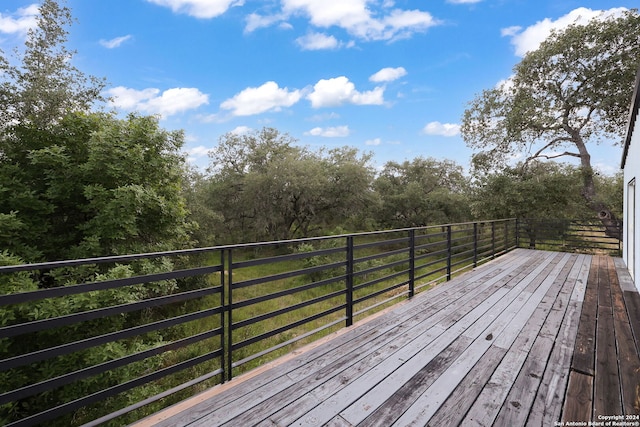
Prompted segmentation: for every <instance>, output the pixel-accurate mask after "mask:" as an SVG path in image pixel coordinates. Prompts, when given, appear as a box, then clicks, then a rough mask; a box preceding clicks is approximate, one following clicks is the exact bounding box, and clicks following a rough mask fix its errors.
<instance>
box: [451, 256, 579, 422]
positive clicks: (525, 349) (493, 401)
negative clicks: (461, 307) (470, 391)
mask: <svg viewBox="0 0 640 427" xmlns="http://www.w3.org/2000/svg"><path fill="white" fill-rule="evenodd" d="M574 260H576V259H575V258H574ZM573 266H575V263H574V265H573ZM573 266H572V265H571V264H570V263H567V265H565V266H564V267H563V268H562V270H560V272H558V273H557V274H558V275H557V276H555V275H553V276H550V278H549V279H550V280H551V283H552V285H554V286H549V288H548V290H547V293H546V294H545V298H542V299H541V300H540V303H539V304H537V305H534V304H528V305H527V306H525V307H524V308H523V310H526V309H527V308H529V309H530V307H534V308H535V311H534V313H533V315H532V316H531V317H530V319H529V320H528V321H527V323H526V325H524V328H522V331H521V332H520V334H519V335H518V336H517V338H516V339H515V341H513V342H512V345H508V346H506V347H505V348H510V350H509V353H507V354H506V356H505V357H504V359H503V360H502V362H501V363H500V365H499V366H498V368H497V369H496V370H495V372H494V374H493V375H492V377H491V378H490V380H489V382H488V383H487V385H486V387H485V389H484V390H483V391H482V393H481V395H480V396H479V397H478V399H477V401H476V402H475V403H474V404H473V406H472V407H471V408H470V410H469V413H468V414H467V416H466V417H465V419H464V421H463V424H464V425H465V426H466V425H478V426H486V425H492V424H493V422H494V420H495V417H496V416H497V415H498V413H499V411H500V408H501V406H502V404H503V402H504V401H505V400H506V398H507V395H508V393H509V391H510V389H511V385H512V384H513V382H514V380H515V378H516V376H517V375H518V372H519V371H520V370H521V367H522V366H523V364H524V363H525V360H526V358H527V355H528V353H529V352H530V351H532V350H531V347H532V346H533V345H534V342H535V341H536V337H537V336H538V334H539V332H540V330H541V328H542V326H543V325H544V323H545V321H546V318H547V315H548V313H549V312H550V310H551V308H552V307H553V302H555V301H554V300H551V296H552V295H557V294H558V293H559V292H560V291H561V290H562V289H563V288H564V287H565V285H566V286H571V284H570V283H569V284H567V281H566V280H565V278H566V277H567V276H568V274H570V271H573ZM566 267H569V268H570V269H571V270H567V268H566ZM567 291H568V290H567ZM498 342H499V339H498V340H496V344H498ZM542 343H546V345H547V346H549V345H551V344H550V343H549V340H548V339H547V340H538V344H537V346H538V347H540V346H541V345H542ZM502 344H511V342H509V343H502ZM547 351H548V350H547Z"/></svg>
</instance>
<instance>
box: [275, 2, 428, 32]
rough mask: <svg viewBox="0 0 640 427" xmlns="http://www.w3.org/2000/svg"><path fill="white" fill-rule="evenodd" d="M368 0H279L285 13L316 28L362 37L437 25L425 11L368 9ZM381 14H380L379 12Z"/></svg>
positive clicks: (419, 30)
mask: <svg viewBox="0 0 640 427" xmlns="http://www.w3.org/2000/svg"><path fill="white" fill-rule="evenodd" d="M369 6H374V4H373V2H371V1H370V0H323V1H318V0H283V1H282V8H283V13H284V15H285V16H291V15H304V16H306V17H308V18H309V20H310V22H311V24H312V25H313V26H315V27H319V28H329V27H339V28H342V29H344V30H346V31H347V32H349V34H351V35H353V36H356V37H358V38H360V39H363V40H390V39H393V38H397V37H407V36H410V35H411V34H413V33H415V32H422V31H425V30H426V29H428V28H429V27H432V26H435V25H438V24H439V22H438V21H437V20H435V19H434V18H433V17H432V16H431V14H429V13H428V12H423V11H420V10H400V9H393V10H391V11H390V12H388V11H387V10H386V9H388V8H389V7H391V6H392V3H391V2H388V1H386V2H385V3H384V4H383V8H382V9H381V10H377V11H376V10H372V9H371V8H370V7H369ZM379 15H382V16H379Z"/></svg>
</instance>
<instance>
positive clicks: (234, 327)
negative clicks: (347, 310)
mask: <svg viewBox="0 0 640 427" xmlns="http://www.w3.org/2000/svg"><path fill="white" fill-rule="evenodd" d="M346 292H347V291H346V290H345V289H341V290H339V291H334V292H331V293H329V294H325V295H321V296H319V297H315V298H313V299H310V300H306V301H302V302H299V303H297V304H294V305H290V306H287V307H284V308H281V309H278V310H274V311H270V312H268V313H264V314H261V315H259V316H254V317H251V318H249V319H245V320H241V321H238V322H234V323H233V324H232V325H231V330H232V331H235V330H237V329H240V328H244V327H246V326H249V325H253V324H255V323H258V322H261V321H263V320H267V319H272V318H274V317H277V316H281V315H283V314H287V313H290V312H292V311H296V310H299V309H301V308H304V307H308V306H310V305H313V304H317V303H319V302H322V301H326V300H328V299H331V298H336V297H339V296H341V295H344V294H345V293H346Z"/></svg>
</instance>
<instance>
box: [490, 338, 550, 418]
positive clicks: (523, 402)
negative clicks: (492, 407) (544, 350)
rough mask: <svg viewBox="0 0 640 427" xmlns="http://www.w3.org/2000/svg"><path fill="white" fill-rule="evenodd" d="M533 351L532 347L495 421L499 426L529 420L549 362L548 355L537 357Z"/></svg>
mask: <svg viewBox="0 0 640 427" xmlns="http://www.w3.org/2000/svg"><path fill="white" fill-rule="evenodd" d="M534 348H535V344H534ZM533 351H534V350H533V348H532V350H531V353H529V356H528V357H527V359H526V360H525V362H524V364H523V365H522V369H520V372H519V373H518V376H517V377H516V380H515V381H514V382H513V386H512V387H511V390H510V391H509V394H508V395H507V398H506V400H505V402H504V404H503V405H502V407H501V408H500V411H499V412H498V416H497V417H496V419H495V421H494V424H495V425H497V426H522V425H524V424H525V422H526V420H527V416H528V415H529V411H530V409H531V406H532V405H533V401H534V399H535V397H536V393H537V391H538V387H539V386H540V381H541V378H542V376H543V374H544V369H545V366H546V364H547V357H545V356H546V355H542V354H541V355H540V356H541V357H537V355H536V354H535V353H534V352H533Z"/></svg>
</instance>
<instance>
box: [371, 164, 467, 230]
mask: <svg viewBox="0 0 640 427" xmlns="http://www.w3.org/2000/svg"><path fill="white" fill-rule="evenodd" d="M468 185H469V184H468V178H467V177H465V176H464V173H463V171H462V167H460V166H459V165H457V164H456V163H454V162H452V161H449V160H444V161H438V160H435V159H432V158H427V159H424V158H422V157H417V158H415V159H414V160H412V161H411V162H408V161H405V162H404V163H401V164H400V163H396V162H388V163H387V164H386V165H385V167H384V169H383V170H382V172H381V173H380V175H379V176H378V178H377V179H376V181H375V184H374V187H375V189H376V193H377V194H378V196H379V197H380V200H381V205H380V208H379V213H378V215H377V218H379V220H380V222H381V224H382V225H383V226H384V227H388V228H403V227H417V226H424V225H427V224H444V223H448V222H458V221H464V220H467V219H468V218H469V215H470V213H469V210H468V207H467V203H466V202H465V198H466V193H467V191H468Z"/></svg>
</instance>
